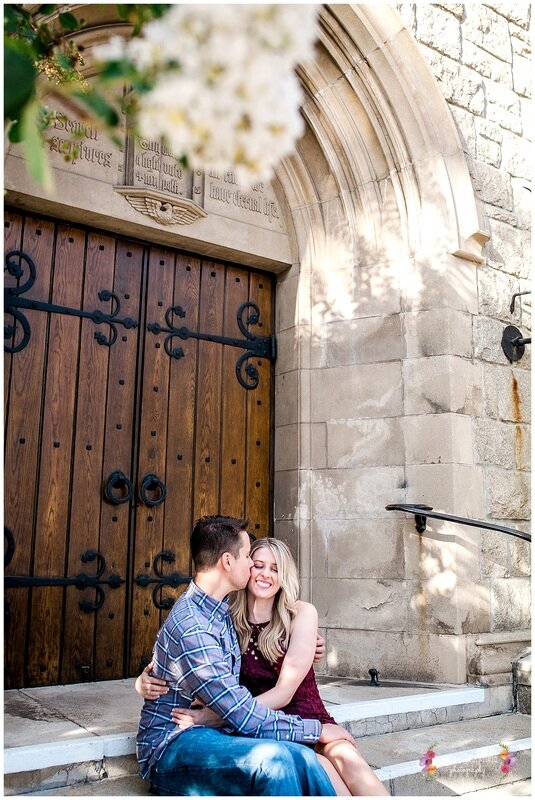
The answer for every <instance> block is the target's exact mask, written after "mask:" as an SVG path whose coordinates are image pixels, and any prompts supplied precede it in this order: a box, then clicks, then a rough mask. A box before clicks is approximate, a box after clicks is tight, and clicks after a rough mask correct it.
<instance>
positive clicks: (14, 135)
mask: <svg viewBox="0 0 535 800" xmlns="http://www.w3.org/2000/svg"><path fill="white" fill-rule="evenodd" d="M7 137H8V139H9V141H10V142H14V143H15V144H17V143H18V142H21V141H22V126H21V124H20V120H18V119H16V120H15V121H14V122H13V123H12V125H11V127H10V128H9V131H8V134H7Z"/></svg>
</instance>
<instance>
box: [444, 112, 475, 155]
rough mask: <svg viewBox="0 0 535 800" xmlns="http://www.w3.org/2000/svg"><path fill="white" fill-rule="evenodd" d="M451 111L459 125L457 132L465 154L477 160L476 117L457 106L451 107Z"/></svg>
mask: <svg viewBox="0 0 535 800" xmlns="http://www.w3.org/2000/svg"><path fill="white" fill-rule="evenodd" d="M450 111H451V114H452V116H453V119H454V120H455V123H456V125H457V132H458V133H459V136H460V139H461V144H462V146H463V150H464V152H465V153H466V154H467V155H469V156H471V157H472V158H475V157H476V139H477V137H476V129H475V119H474V115H473V114H470V112H469V111H465V110H464V109H463V108H457V107H456V106H450Z"/></svg>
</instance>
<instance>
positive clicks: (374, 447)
mask: <svg viewBox="0 0 535 800" xmlns="http://www.w3.org/2000/svg"><path fill="white" fill-rule="evenodd" d="M326 428H327V465H326V466H327V467H329V468H344V467H361V466H366V465H368V466H391V465H395V464H404V463H405V447H404V442H403V435H402V432H401V418H400V417H388V418H386V419H360V420H348V421H344V422H327V425H326Z"/></svg>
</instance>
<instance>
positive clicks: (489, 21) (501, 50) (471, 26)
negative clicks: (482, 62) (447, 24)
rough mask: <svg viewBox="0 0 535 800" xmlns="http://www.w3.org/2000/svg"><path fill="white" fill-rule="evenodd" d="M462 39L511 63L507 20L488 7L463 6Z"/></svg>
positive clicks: (478, 5) (480, 5)
mask: <svg viewBox="0 0 535 800" xmlns="http://www.w3.org/2000/svg"><path fill="white" fill-rule="evenodd" d="M465 11H466V15H465V19H464V22H463V39H465V40H467V41H469V42H473V43H474V44H477V45H478V46H479V47H481V48H483V50H486V51H487V52H488V53H493V54H494V55H495V56H496V57H497V58H499V59H501V60H502V61H508V62H510V61H511V43H510V36H509V27H508V24H507V20H506V19H505V18H504V17H502V16H500V15H499V14H497V13H496V12H495V11H493V10H492V9H491V8H489V7H488V6H484V5H483V4H481V3H473V4H472V3H468V4H466V6H465Z"/></svg>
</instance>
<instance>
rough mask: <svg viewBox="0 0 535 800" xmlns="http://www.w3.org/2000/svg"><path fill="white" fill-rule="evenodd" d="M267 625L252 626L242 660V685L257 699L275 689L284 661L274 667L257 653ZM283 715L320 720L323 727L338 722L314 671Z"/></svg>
mask: <svg viewBox="0 0 535 800" xmlns="http://www.w3.org/2000/svg"><path fill="white" fill-rule="evenodd" d="M251 625H252V623H251ZM266 625H268V623H267V622H262V623H260V624H258V625H252V631H251V638H250V640H249V644H248V646H247V650H246V651H245V653H242V657H241V670H240V683H241V684H243V686H246V687H247V689H249V691H250V692H251V694H252V695H254V696H256V695H258V694H262V692H267V691H268V690H269V689H273V687H274V686H275V684H276V683H277V680H278V677H279V674H280V670H281V666H282V662H283V661H284V656H283V655H282V656H280V658H279V659H278V660H277V661H276V662H275V663H272V662H270V661H268V660H267V659H266V658H264V656H263V655H262V653H261V652H260V650H259V649H258V636H259V634H260V631H261V630H262V628H265V626H266ZM281 711H284V712H285V713H286V714H297V715H298V716H300V717H302V718H303V719H318V720H319V721H320V722H321V723H326V722H335V720H334V719H333V718H332V717H331V715H330V714H329V713H328V712H327V709H326V708H325V706H324V705H323V702H322V699H321V697H320V695H319V691H318V686H317V683H316V676H315V675H314V670H313V668H312V667H310V670H309V671H308V672H307V674H306V675H305V677H304V679H303V681H302V683H301V685H300V686H299V687H298V688H297V691H296V692H295V694H294V696H293V697H292V699H291V700H290V702H289V703H288V705H287V706H284V708H282V709H281Z"/></svg>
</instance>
